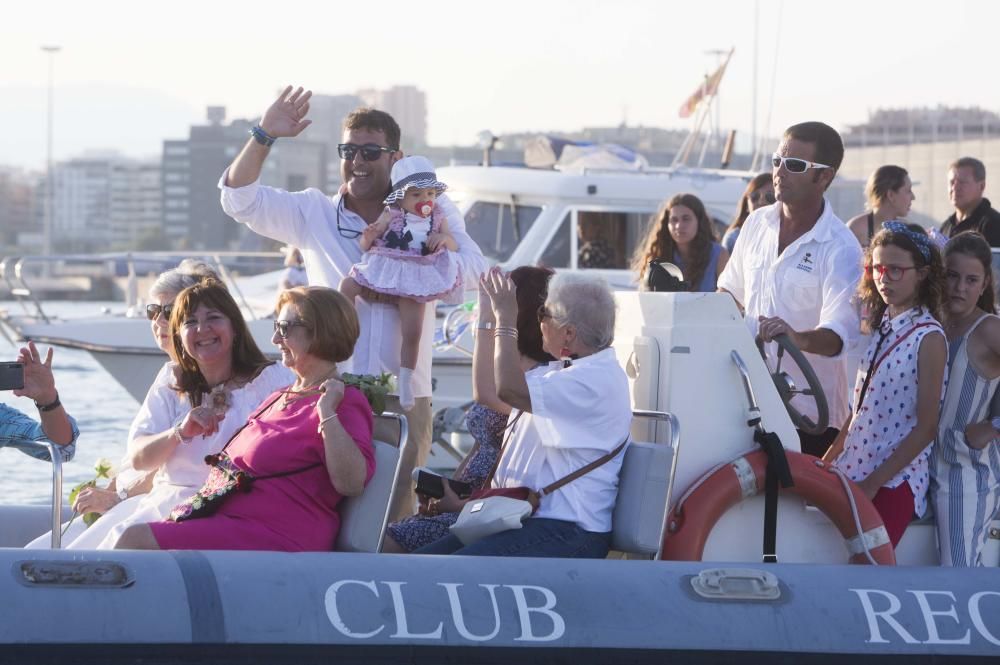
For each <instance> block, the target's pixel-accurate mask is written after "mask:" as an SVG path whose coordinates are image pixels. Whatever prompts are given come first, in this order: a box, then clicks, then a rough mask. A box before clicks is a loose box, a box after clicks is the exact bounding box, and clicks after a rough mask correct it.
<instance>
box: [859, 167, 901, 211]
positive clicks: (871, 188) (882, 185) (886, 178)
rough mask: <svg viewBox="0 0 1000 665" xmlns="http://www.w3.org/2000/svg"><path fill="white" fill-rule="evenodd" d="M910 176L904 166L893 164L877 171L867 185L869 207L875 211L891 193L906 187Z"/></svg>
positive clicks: (866, 195) (866, 194) (866, 196)
mask: <svg viewBox="0 0 1000 665" xmlns="http://www.w3.org/2000/svg"><path fill="white" fill-rule="evenodd" d="M908 175H909V173H907V172H906V169H904V168H903V167H902V166H895V165H893V164H886V165H885V166H880V167H878V168H877V169H875V171H874V172H873V173H872V174H871V175H870V176H869V177H868V183H867V184H866V185H865V198H866V199H868V205H870V206H871V207H872V209H874V208H875V207H876V206H877V205H878V204H879V203H881V202H882V201H884V200H885V197H886V196H888V195H889V192H894V191H896V190H897V189H899V188H900V187H902V186H903V185H905V184H906V178H907V176H908Z"/></svg>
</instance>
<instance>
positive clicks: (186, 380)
mask: <svg viewBox="0 0 1000 665" xmlns="http://www.w3.org/2000/svg"><path fill="white" fill-rule="evenodd" d="M202 305H204V306H205V307H211V308H212V309H217V310H219V311H220V312H222V314H223V315H224V316H225V317H226V318H227V319H229V324H230V325H231V326H232V328H233V347H232V350H231V353H232V358H233V376H241V377H254V376H257V374H259V373H260V371H261V370H262V369H264V368H265V367H267V366H268V365H271V364H272V362H271V361H270V360H268V359H267V358H265V357H264V354H263V353H261V350H260V348H258V346H257V342H255V341H254V339H253V335H252V334H251V333H250V329H249V328H247V323H246V321H245V320H244V318H243V313H242V312H241V311H240V308H239V305H237V304H236V301H235V300H233V297H232V296H231V295H230V294H229V289H227V288H226V286H225V284H223V283H222V282H220V281H218V280H215V279H211V278H208V279H204V280H202V281H201V282H199V283H197V284H195V285H194V286H189V287H188V288H186V289H184V290H183V291H181V292H180V293H179V294H178V295H177V298H176V299H175V300H174V311H173V312H171V314H170V338H171V341H172V343H173V347H174V357H175V358H176V359H177V364H178V365H179V366H180V372H179V376H178V377H177V385H176V386H173V388H174V390H176V391H177V392H180V393H184V394H185V395H187V397H188V401H189V402H191V406H199V405H200V404H201V398H202V396H203V395H204V394H205V393H207V392H208V391H209V390H210V389H211V386H209V385H208V381H206V380H205V376H204V375H203V374H202V373H201V368H200V367H198V362H197V361H196V360H195V359H194V358H192V357H191V355H190V354H188V352H187V351H186V350H185V349H184V345H183V344H182V343H181V333H180V330H181V326H182V325H184V321H186V320H187V319H188V318H189V317H190V316H192V315H193V314H194V312H195V310H197V309H198V307H200V306H202Z"/></svg>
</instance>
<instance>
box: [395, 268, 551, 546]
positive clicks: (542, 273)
mask: <svg viewBox="0 0 1000 665" xmlns="http://www.w3.org/2000/svg"><path fill="white" fill-rule="evenodd" d="M497 270H499V268H493V271H497ZM552 275H553V271H552V270H550V269H548V268H535V267H531V266H522V267H520V268H516V269H514V270H512V271H511V273H510V279H511V281H512V282H513V283H514V285H515V287H516V288H517V333H518V337H517V350H518V354H519V358H518V364H519V366H520V368H521V370H522V371H525V372H527V371H529V370H531V369H533V368H534V367H536V366H538V365H540V364H544V363H548V362H550V361H552V360H553V357H552V356H551V355H549V354H548V353H546V352H545V350H544V349H543V348H542V332H541V327H540V325H539V322H538V308H539V307H541V306H542V304H544V302H545V292H546V289H547V288H548V283H549V278H551V277H552ZM489 279H490V273H485V274H484V275H483V276H482V278H480V281H479V319H478V321H477V329H476V332H477V334H476V345H475V349H474V350H473V353H472V398H473V400H474V401H475V404H473V405H472V407H471V408H470V409H469V412H468V414H467V415H466V419H465V422H466V426H467V427H468V428H469V433H470V434H472V437H473V439H475V444H474V445H473V447H472V450H471V451H469V454H468V455H467V456H466V457H465V459H464V460H462V463H461V464H459V466H458V469H457V470H456V471H455V475H454V478H455V479H456V480H459V481H462V482H466V483H469V484H470V485H471V486H472V488H473V489H480V488H481V487H483V486H484V485H485V484H486V483H488V482H489V480H490V474H491V473H492V472H493V468H494V467H495V466H496V462H497V458H498V457H499V456H500V448H501V446H502V444H503V434H504V431H505V428H506V426H507V416H508V415H509V414H510V405H509V404H507V403H506V402H503V401H502V400H501V399H500V398H499V397H498V396H497V387H496V379H495V378H494V375H493V355H494V337H493V331H494V330H495V328H496V316H495V315H494V314H493V306H492V303H491V301H490V296H489V293H488V292H487V285H488V283H489ZM446 485H447V484H446ZM448 487H449V489H450V485H449V486H448ZM417 496H418V498H419V499H420V503H421V506H420V514H418V515H414V516H412V517H408V518H406V519H405V520H402V521H400V522H394V523H392V524H390V525H389V530H388V533H387V534H386V537H385V543H384V544H383V546H382V551H383V552H390V553H392V552H412V551H413V550H415V549H418V548H420V547H423V546H424V545H429V544H430V543H433V542H434V541H436V540H438V539H440V538H443V537H445V536H447V535H448V528H449V527H450V526H451V525H452V524H454V523H455V520H457V519H458V514H459V512H461V510H462V506H463V505H464V504H465V502H464V501H462V500H460V499H459V498H458V497H457V496H455V495H454V493H453V492H451V491H448V492H447V493H446V495H445V497H443V498H440V499H432V498H429V497H426V496H421V495H420V494H419V493H418V494H417Z"/></svg>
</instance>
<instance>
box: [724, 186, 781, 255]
mask: <svg viewBox="0 0 1000 665" xmlns="http://www.w3.org/2000/svg"><path fill="white" fill-rule="evenodd" d="M773 203H774V182H773V181H772V180H771V174H770V173H758V174H757V175H755V176H754V177H753V178H751V180H750V182H749V183H747V188H746V189H745V190H743V196H741V197H740V204H739V205H738V206H737V208H736V216H735V217H733V221H732V223H731V224H730V225H729V228H728V229H726V233H725V234H724V235H723V236H722V246H723V247H725V248H726V251H727V252H729V254H730V255H731V254H732V253H733V247H735V246H736V239H737V238H739V237H740V229H741V228H743V222H745V221H747V217H749V216H750V213H752V212H753V211H754V210H756V209H757V208H763V207H764V206H769V205H771V204H773Z"/></svg>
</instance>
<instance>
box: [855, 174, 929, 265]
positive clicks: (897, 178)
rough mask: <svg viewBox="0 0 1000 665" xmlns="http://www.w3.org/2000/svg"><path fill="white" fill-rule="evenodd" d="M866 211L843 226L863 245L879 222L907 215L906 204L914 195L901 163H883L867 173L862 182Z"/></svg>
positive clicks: (911, 201) (910, 202)
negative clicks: (863, 184) (864, 180)
mask: <svg viewBox="0 0 1000 665" xmlns="http://www.w3.org/2000/svg"><path fill="white" fill-rule="evenodd" d="M865 198H866V199H867V200H868V212H865V213H862V214H860V215H858V216H857V217H855V218H854V219H852V220H851V221H849V222H847V228H849V229H850V230H851V232H852V233H853V234H854V236H855V237H856V238H857V239H858V242H859V243H861V246H862V247H867V246H868V244H869V243H870V242H871V241H872V237H873V236H874V235H875V232H876V231H877V230H878V229H881V228H882V223H883V222H887V221H889V220H892V219H903V218H905V217H906V216H907V215H908V214H910V206H911V205H913V201H914V199H916V197H915V196H914V195H913V183H912V182H910V175H909V174H908V173H907V172H906V169H904V168H903V167H901V166H894V165H892V164H886V165H885V166H880V167H878V168H877V169H875V171H874V172H873V173H872V174H871V176H869V178H868V184H867V185H865Z"/></svg>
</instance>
